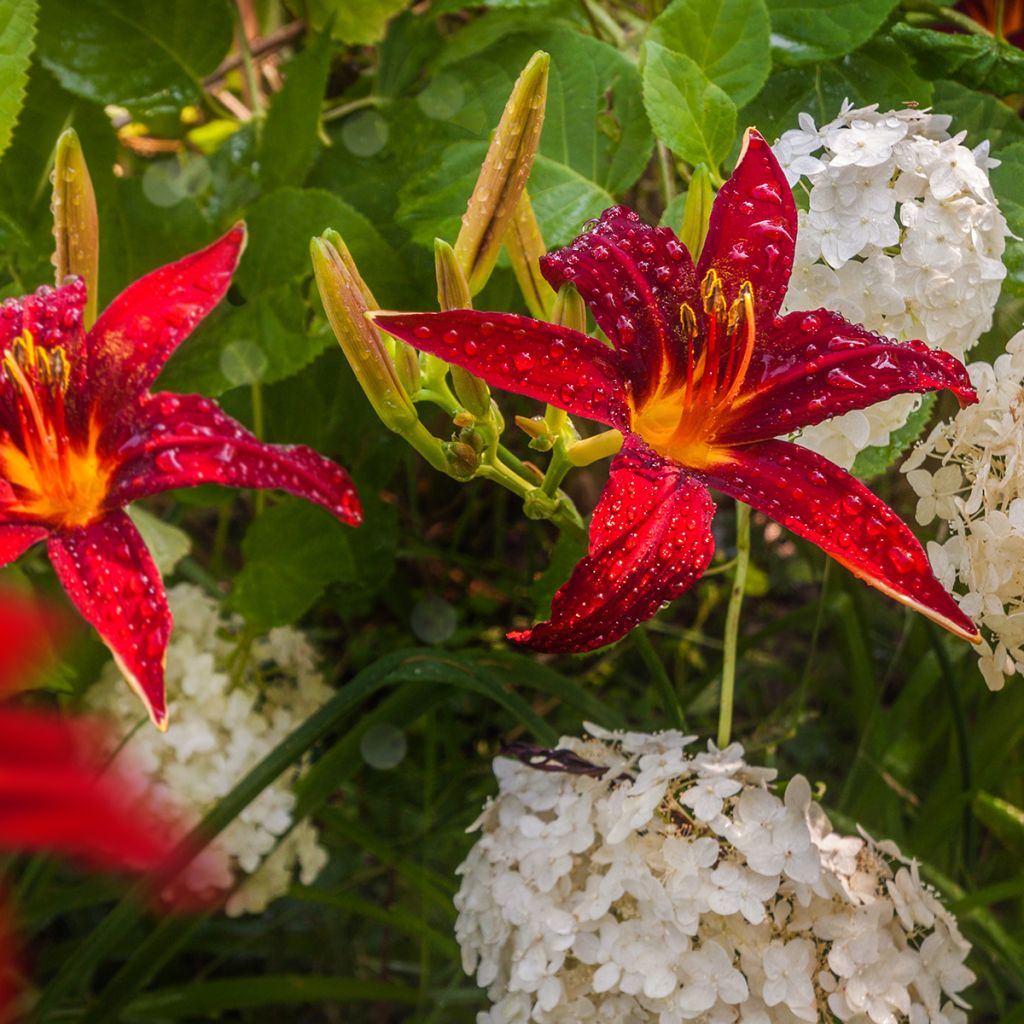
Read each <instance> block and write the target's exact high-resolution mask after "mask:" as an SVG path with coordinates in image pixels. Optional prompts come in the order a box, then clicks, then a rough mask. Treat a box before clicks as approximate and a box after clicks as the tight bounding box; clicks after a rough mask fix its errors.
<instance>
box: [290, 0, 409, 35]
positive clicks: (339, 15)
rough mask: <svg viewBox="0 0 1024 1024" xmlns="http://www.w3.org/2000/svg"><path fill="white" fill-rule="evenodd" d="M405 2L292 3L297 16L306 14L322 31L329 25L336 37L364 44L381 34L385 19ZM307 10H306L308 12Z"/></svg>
mask: <svg viewBox="0 0 1024 1024" xmlns="http://www.w3.org/2000/svg"><path fill="white" fill-rule="evenodd" d="M406 5H407V0H309V2H306V3H297V2H294V0H293V3H292V6H294V7H295V8H296V10H297V13H298V14H299V15H300V16H303V15H305V16H308V18H309V20H310V22H311V24H312V25H313V27H314V28H315V29H316V30H317V31H318V32H321V31H323V30H324V29H325V28H327V27H328V26H330V27H331V32H332V35H333V36H334V38H335V39H340V40H341V41H342V42H343V43H356V44H359V45H365V44H369V43H376V42H377V41H378V40H379V39H381V38H383V36H384V32H385V30H386V29H387V25H388V22H389V21H390V20H391V19H392V18H393V17H394V16H395V15H396V14H398V12H399V11H401V10H402V9H403V8H404V7H405V6H406ZM307 12H308V14H307Z"/></svg>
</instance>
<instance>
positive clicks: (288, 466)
mask: <svg viewBox="0 0 1024 1024" xmlns="http://www.w3.org/2000/svg"><path fill="white" fill-rule="evenodd" d="M134 429H135V436H134V437H133V438H132V439H131V440H130V441H129V442H127V443H126V444H125V445H124V447H123V448H122V450H121V453H120V455H121V457H122V458H123V460H124V461H123V464H122V465H121V467H120V468H119V469H118V472H117V475H116V477H115V479H114V482H113V485H112V487H111V493H110V498H109V501H110V504H111V505H112V506H123V505H127V504H129V503H130V502H132V501H135V499H136V498H141V497H144V496H146V495H149V494H159V493H161V492H162V491H167V490H170V489H172V488H175V487H196V486H198V485H199V484H210V483H214V484H223V485H225V486H227V487H254V488H273V489H277V490H282V491H286V492H287V493H288V494H294V495H296V496H297V497H299V498H305V499H307V500H308V501H312V502H315V503H316V504H317V505H322V506H323V507H324V508H326V509H327V510H328V511H329V512H331V513H332V514H333V515H334V516H336V517H337V518H338V519H339V520H341V522H343V523H346V524H347V525H349V526H358V525H359V524H360V522H362V511H361V509H360V505H359V498H358V496H357V494H356V489H355V485H354V484H353V483H352V478H351V477H350V476H349V475H348V473H347V472H346V471H345V470H344V469H342V468H341V466H339V465H337V463H334V462H331V460H330V459H325V458H324V457H323V456H322V455H320V454H318V453H317V452H315V451H313V450H312V449H311V448H306V447H304V446H301V445H273V444H264V443H263V442H262V441H259V440H258V439H257V438H256V437H255V436H254V435H252V434H250V433H249V431H247V430H246V429H245V428H244V427H243V426H242V425H241V423H239V422H238V421H237V420H234V419H232V418H231V417H230V416H228V415H227V414H226V413H225V412H223V411H222V410H221V408H220V407H219V406H218V405H217V403H216V402H213V401H211V400H210V399H207V398H200V397H199V396H198V395H172V394H164V393H161V394H156V395H152V396H150V397H148V398H147V399H146V400H145V402H144V403H143V405H142V407H141V409H140V412H139V414H138V416H137V418H136V419H135V421H134Z"/></svg>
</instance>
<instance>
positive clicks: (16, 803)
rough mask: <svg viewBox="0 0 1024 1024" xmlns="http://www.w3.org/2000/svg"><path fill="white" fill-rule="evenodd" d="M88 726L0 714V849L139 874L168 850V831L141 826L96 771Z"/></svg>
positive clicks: (94, 734) (122, 796)
mask: <svg viewBox="0 0 1024 1024" xmlns="http://www.w3.org/2000/svg"><path fill="white" fill-rule="evenodd" d="M99 740H100V733H99V730H98V729H97V728H96V727H95V725H94V724H93V723H88V722H71V721H67V720H64V719H60V718H57V717H50V716H48V715H42V714H38V713H35V712H30V711H19V710H14V709H11V708H3V709H0V847H3V848H4V849H6V850H33V851H35V850H47V851H53V852H58V853H64V854H70V855H72V856H74V857H78V858H81V859H83V860H86V861H88V862H89V863H90V864H92V865H96V866H100V867H104V868H109V869H114V870H117V869H120V868H131V869H133V870H145V869H149V868H153V867H156V866H157V865H159V864H161V863H162V862H163V861H164V860H165V858H166V857H167V856H168V854H169V853H170V852H171V849H172V848H173V843H174V839H175V838H176V837H175V835H174V832H173V830H170V829H168V828H167V827H165V826H164V827H158V825H157V823H156V822H149V823H146V822H144V821H143V820H142V819H141V818H140V815H139V811H138V809H137V808H135V807H134V806H132V804H131V802H130V800H129V797H128V795H127V794H126V793H125V792H124V791H123V790H122V789H121V788H120V787H118V785H117V784H116V782H115V780H114V777H113V776H110V775H109V774H107V773H105V772H104V764H103V759H102V758H101V757H100V756H99V754H100V750H99Z"/></svg>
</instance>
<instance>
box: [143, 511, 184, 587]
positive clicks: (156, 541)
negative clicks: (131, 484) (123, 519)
mask: <svg viewBox="0 0 1024 1024" xmlns="http://www.w3.org/2000/svg"><path fill="white" fill-rule="evenodd" d="M128 515H129V516H131V520H132V522H133V523H134V524H135V527H136V529H137V530H138V531H139V533H141V534H142V539H143V540H144V541H145V542H146V547H147V548H149V553H150V554H151V555H152V556H153V561H154V562H156V567H157V569H159V570H160V574H161V575H162V576H169V575H170V574H171V573H172V572H174V570H175V567H176V566H177V564H178V563H179V562H180V561H181V560H182V559H183V558H184V557H185V556H186V555H187V554H188V553H189V552H190V551H191V550H192V538H191V537H190V536H189V535H188V534H187V533H186V532H185V531H184V530H182V529H180V528H179V527H177V526H175V525H174V524H173V523H165V522H164V521H163V520H162V519H161V518H159V516H155V515H153V513H152V512H147V511H146V510H145V509H144V508H142V507H141V506H140V505H133V506H132V507H131V508H130V509H129V510H128Z"/></svg>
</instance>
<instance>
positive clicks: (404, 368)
mask: <svg viewBox="0 0 1024 1024" xmlns="http://www.w3.org/2000/svg"><path fill="white" fill-rule="evenodd" d="M323 238H324V240H325V241H326V242H327V243H328V244H330V245H332V246H333V247H334V249H335V250H336V252H337V253H338V256H339V258H340V259H341V261H342V263H344V265H345V269H346V270H347V271H348V273H349V276H350V277H351V279H352V281H353V283H354V284H355V286H356V287H357V288H358V289H359V292H360V294H361V295H362V297H363V302H364V303H365V309H380V303H378V302H377V300H376V299H375V298H374V296H373V292H372V291H370V286H369V285H368V284H367V283H366V281H364V280H363V275H362V274H360V273H359V267H357V266H356V261H355V260H354V259H353V258H352V253H351V252H349V248H348V246H347V245H346V244H345V239H344V238H342V237H341V235H340V234H339V233H338V232H337V231H335V230H334V229H333V228H328V229H327V230H326V231H325V232H324V233H323ZM371 327H372V325H371ZM374 329H375V328H374ZM377 336H378V337H379V338H380V340H381V342H382V344H383V345H384V346H385V348H386V349H387V352H388V354H389V355H390V357H391V360H392V362H393V363H394V367H395V372H396V373H397V374H398V379H399V381H400V382H401V384H402V387H403V388H405V391H406V394H409V395H415V394H416V392H417V391H419V388H420V360H419V353H418V352H417V351H416V349H414V348H413V347H412V346H411V345H407V344H406V343H405V342H404V341H399V340H398V339H397V338H392V337H391V335H390V334H383V333H381V332H380V331H378V332H377Z"/></svg>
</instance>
